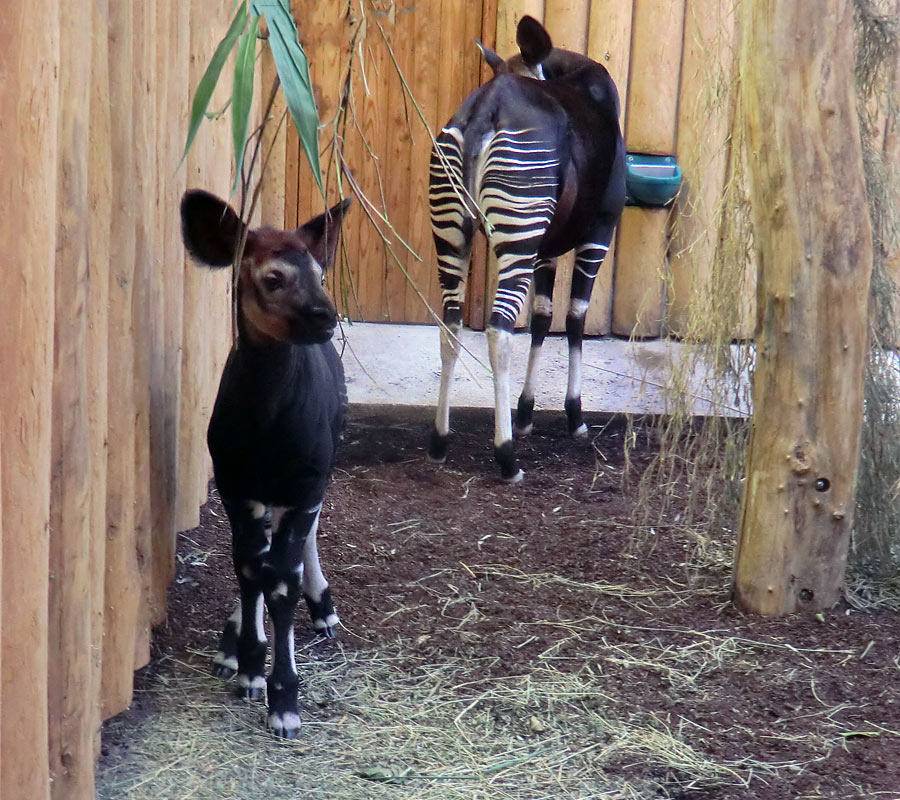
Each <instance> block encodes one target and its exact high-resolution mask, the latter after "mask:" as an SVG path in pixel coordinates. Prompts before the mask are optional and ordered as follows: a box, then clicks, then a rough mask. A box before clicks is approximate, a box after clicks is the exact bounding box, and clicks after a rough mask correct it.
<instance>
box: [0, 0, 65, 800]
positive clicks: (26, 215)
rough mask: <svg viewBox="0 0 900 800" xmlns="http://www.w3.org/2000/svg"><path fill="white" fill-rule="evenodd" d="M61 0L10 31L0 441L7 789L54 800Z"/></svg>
mask: <svg viewBox="0 0 900 800" xmlns="http://www.w3.org/2000/svg"><path fill="white" fill-rule="evenodd" d="M59 5H60V4H59V2H58V0H9V2H6V3H4V5H3V25H2V26H0V53H2V54H3V55H2V60H3V66H2V70H0V73H2V76H0V152H2V153H3V168H2V169H0V208H2V209H3V213H2V214H0V242H3V247H4V248H5V250H4V268H3V269H0V369H2V373H3V376H4V380H2V381H0V440H2V450H3V459H4V466H5V469H4V470H3V475H2V484H0V498H2V499H0V503H2V505H3V528H2V532H0V536H2V540H0V548H2V557H0V561H2V566H3V576H2V580H0V583H2V590H3V595H2V598H0V605H2V608H3V609H4V611H5V612H6V613H5V614H4V618H3V628H2V640H0V660H2V663H3V672H2V674H0V706H2V709H3V713H2V715H0V750H2V753H0V796H2V797H4V798H9V800H13V798H28V800H46V799H47V798H49V796H50V787H49V769H48V757H47V754H48V738H47V723H48V707H47V688H48V687H47V658H48V656H47V622H48V604H47V594H48V589H49V586H48V566H49V563H48V559H49V536H48V530H49V513H50V453H51V427H50V418H51V417H50V415H51V396H52V386H53V308H54V293H53V280H54V276H53V273H54V269H53V265H54V262H55V252H54V250H55V244H56V200H55V198H56V178H57V159H56V151H57V130H58V129H57V109H58V99H59V89H58V87H59Z"/></svg>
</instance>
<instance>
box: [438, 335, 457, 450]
mask: <svg viewBox="0 0 900 800" xmlns="http://www.w3.org/2000/svg"><path fill="white" fill-rule="evenodd" d="M460 327H461V326H459V325H449V326H448V328H449V332H448V331H445V330H444V329H443V328H441V388H440V391H439V393H438V404H437V411H436V413H435V415H434V427H435V428H436V429H437V432H438V433H439V434H440V435H441V436H446V435H447V434H448V433H450V387H451V385H452V384H453V372H454V370H455V369H456V360H457V358H458V357H459V339H458V337H459V333H460Z"/></svg>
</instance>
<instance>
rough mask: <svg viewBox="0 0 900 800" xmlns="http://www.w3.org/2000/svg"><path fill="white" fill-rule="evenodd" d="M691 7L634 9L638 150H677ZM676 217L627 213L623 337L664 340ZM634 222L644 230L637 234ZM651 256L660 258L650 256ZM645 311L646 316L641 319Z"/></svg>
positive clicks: (631, 99) (631, 136)
mask: <svg viewBox="0 0 900 800" xmlns="http://www.w3.org/2000/svg"><path fill="white" fill-rule="evenodd" d="M684 4H685V0H674V1H673V0H640V2H637V3H635V4H634V17H633V34H632V42H631V66H630V72H629V82H628V101H627V102H628V113H627V115H626V118H625V145H626V148H627V149H628V150H629V151H631V152H639V153H658V154H666V155H670V154H672V153H674V152H675V141H676V134H677V123H678V85H679V75H680V70H681V48H682V38H683V29H684ZM626 211H627V210H626ZM668 215H669V212H668V210H667V209H655V210H651V209H641V210H639V211H635V212H628V213H625V214H623V215H622V221H621V222H620V223H619V231H618V241H617V244H616V253H617V256H616V265H615V277H614V285H615V290H614V292H613V310H612V330H613V333H615V334H617V335H618V336H631V335H635V336H640V337H656V336H659V335H660V333H661V331H662V306H663V299H664V292H663V288H664V285H665V268H666V265H665V252H666V245H667V228H668ZM632 225H640V226H641V230H639V231H636V230H630V226H632ZM626 243H629V244H626ZM633 243H640V249H638V250H635V249H633V247H632V244H633ZM647 253H650V254H652V256H653V258H650V259H648V258H645V257H644V256H645V255H646V254H647ZM659 253H662V254H663V256H662V258H661V259H658V258H657V254H659ZM637 311H641V317H640V319H638V318H637V317H635V316H633V315H634V313H635V312H637Z"/></svg>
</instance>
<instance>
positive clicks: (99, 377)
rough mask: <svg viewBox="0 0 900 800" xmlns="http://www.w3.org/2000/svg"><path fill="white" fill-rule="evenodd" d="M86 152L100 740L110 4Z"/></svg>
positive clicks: (100, 15) (95, 705)
mask: <svg viewBox="0 0 900 800" xmlns="http://www.w3.org/2000/svg"><path fill="white" fill-rule="evenodd" d="M91 10H92V16H93V20H92V29H93V35H92V37H91V100H90V114H91V117H90V149H89V153H88V207H89V208H90V210H91V213H90V214H89V215H88V225H89V230H88V234H89V241H88V334H87V336H88V345H87V350H88V367H87V369H88V413H89V422H90V442H89V450H90V455H91V515H90V518H91V525H90V530H91V532H92V533H91V539H90V545H89V546H90V569H91V575H90V586H91V607H92V610H91V665H92V694H93V697H92V699H91V701H90V706H89V707H90V709H91V711H92V714H93V722H92V725H93V730H94V734H95V737H96V738H97V739H98V738H99V722H100V704H101V695H100V692H101V686H102V669H103V613H104V607H105V599H104V590H103V585H104V577H105V574H106V492H107V488H106V479H107V476H106V467H107V459H108V454H107V424H108V423H107V404H108V402H109V401H108V395H109V391H108V387H109V383H108V363H107V351H108V348H109V320H108V309H109V271H110V270H109V258H110V216H111V209H112V169H111V164H110V148H111V136H112V132H111V130H110V106H109V42H108V38H109V0H93V2H92V4H91ZM95 749H96V741H95Z"/></svg>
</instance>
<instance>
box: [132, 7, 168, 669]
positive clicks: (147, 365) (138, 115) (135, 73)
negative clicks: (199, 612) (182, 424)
mask: <svg viewBox="0 0 900 800" xmlns="http://www.w3.org/2000/svg"><path fill="white" fill-rule="evenodd" d="M132 15H133V16H132V25H133V28H132V30H133V39H134V44H133V48H134V66H133V69H132V74H131V76H132V89H131V91H132V102H133V106H132V113H133V119H134V153H133V156H132V158H133V159H134V178H135V187H134V189H135V218H134V222H135V259H134V288H133V291H132V304H133V308H134V312H133V313H134V337H133V340H132V345H133V352H132V358H133V364H134V393H135V425H134V442H135V473H134V529H135V546H136V547H137V560H138V568H139V570H140V576H141V589H142V591H141V592H140V601H139V606H138V622H137V628H136V630H135V642H134V667H135V669H137V668H138V667H142V666H144V664H146V663H147V662H148V661H149V660H150V620H151V618H152V617H153V616H154V614H155V611H154V609H152V608H151V605H150V604H151V595H152V577H153V510H152V508H151V485H152V483H153V481H154V476H153V474H152V469H151V463H150V450H151V436H152V434H151V417H150V414H151V411H150V391H151V389H150V387H151V385H152V379H153V377H154V376H153V371H154V366H153V365H154V363H155V362H156V360H157V344H156V341H155V333H154V328H155V321H154V313H155V311H156V309H154V304H155V300H156V293H155V290H154V287H155V286H156V285H158V284H157V276H158V272H157V270H156V268H155V264H154V261H155V259H154V250H155V241H154V238H155V236H154V234H155V230H156V225H155V217H156V175H155V166H156V165H155V159H154V147H155V140H156V136H155V118H156V106H155V103H153V102H152V95H151V91H152V85H153V83H154V80H155V79H154V75H155V72H156V64H155V63H154V58H155V52H156V50H155V28H156V13H155V8H154V0H134V1H133V2H132ZM160 432H161V431H160Z"/></svg>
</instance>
